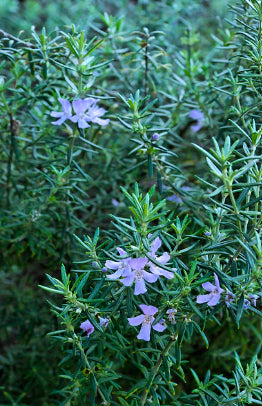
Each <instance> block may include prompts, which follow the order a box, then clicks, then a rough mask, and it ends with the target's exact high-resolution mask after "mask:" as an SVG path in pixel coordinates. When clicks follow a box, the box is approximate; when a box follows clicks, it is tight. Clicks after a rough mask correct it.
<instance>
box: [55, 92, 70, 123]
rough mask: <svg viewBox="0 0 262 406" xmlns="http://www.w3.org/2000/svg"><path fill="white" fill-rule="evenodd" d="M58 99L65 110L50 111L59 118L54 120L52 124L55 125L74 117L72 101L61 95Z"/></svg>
mask: <svg viewBox="0 0 262 406" xmlns="http://www.w3.org/2000/svg"><path fill="white" fill-rule="evenodd" d="M58 101H59V102H60V103H61V105H62V109H63V111H61V112H60V111H52V112H51V113H50V115H51V116H52V117H56V118H58V120H57V121H52V124H54V125H61V124H63V122H64V121H66V120H67V119H71V117H72V107H71V104H70V102H69V101H68V100H66V99H61V97H59V99H58Z"/></svg>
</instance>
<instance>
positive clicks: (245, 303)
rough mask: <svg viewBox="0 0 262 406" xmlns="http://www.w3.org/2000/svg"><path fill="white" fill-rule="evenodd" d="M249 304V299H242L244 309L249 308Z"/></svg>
mask: <svg viewBox="0 0 262 406" xmlns="http://www.w3.org/2000/svg"><path fill="white" fill-rule="evenodd" d="M249 306H250V301H249V300H248V299H244V306H243V307H244V309H245V310H246V309H248V308H249Z"/></svg>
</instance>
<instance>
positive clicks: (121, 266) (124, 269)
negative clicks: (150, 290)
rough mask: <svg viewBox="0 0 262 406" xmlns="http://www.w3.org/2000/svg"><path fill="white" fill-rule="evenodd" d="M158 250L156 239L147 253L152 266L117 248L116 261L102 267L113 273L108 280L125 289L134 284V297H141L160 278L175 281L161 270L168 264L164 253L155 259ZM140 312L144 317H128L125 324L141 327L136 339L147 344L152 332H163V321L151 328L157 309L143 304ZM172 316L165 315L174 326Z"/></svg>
mask: <svg viewBox="0 0 262 406" xmlns="http://www.w3.org/2000/svg"><path fill="white" fill-rule="evenodd" d="M149 237H150V235H149ZM160 247H161V240H160V238H159V237H157V238H155V239H154V240H153V241H152V243H151V245H150V251H149V252H148V256H149V257H150V258H151V259H152V260H153V261H154V262H152V261H150V260H149V259H148V258H147V257H139V258H131V257H129V256H128V254H127V252H126V251H124V250H123V249H122V248H119V247H117V251H118V254H119V261H111V260H107V261H106V263H105V266H106V267H107V268H109V269H111V270H113V271H115V272H114V273H113V274H111V275H108V276H107V279H108V280H119V281H120V282H121V283H123V284H124V285H125V286H131V285H132V284H133V283H135V291H134V294H135V295H140V294H143V293H145V292H146V291H147V288H146V282H148V283H154V282H156V281H157V280H158V278H159V277H160V276H164V277H165V278H167V279H172V278H173V277H174V273H173V272H170V271H166V270H165V269H163V268H162V267H161V265H165V264H166V263H167V262H168V261H169V259H170V255H169V254H168V253H167V252H164V253H163V254H162V255H161V256H157V255H156V252H157V250H158V249H159V248H160ZM158 264H159V265H158ZM145 268H146V269H147V270H146V269H145ZM140 308H141V309H142V311H143V314H141V315H140V316H136V317H130V318H129V319H128V321H129V324H130V325H131V326H138V325H140V324H142V327H141V330H140V332H139V334H138V336H137V338H138V339H139V340H145V341H149V340H150V332H151V328H153V329H154V330H156V331H158V332H162V331H164V330H165V328H166V324H165V320H164V319H162V320H160V322H159V323H156V324H153V322H154V320H155V318H154V315H155V314H156V313H157V312H158V308H157V307H154V306H148V305H144V304H141V305H140ZM175 312H176V310H175V309H170V310H168V311H167V313H168V318H169V320H170V321H171V323H172V324H174V323H175V318H174V315H175Z"/></svg>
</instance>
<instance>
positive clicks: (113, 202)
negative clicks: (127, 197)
mask: <svg viewBox="0 0 262 406" xmlns="http://www.w3.org/2000/svg"><path fill="white" fill-rule="evenodd" d="M111 203H112V205H113V206H114V207H117V206H119V204H120V203H119V201H118V200H116V199H112V201H111Z"/></svg>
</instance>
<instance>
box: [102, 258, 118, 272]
mask: <svg viewBox="0 0 262 406" xmlns="http://www.w3.org/2000/svg"><path fill="white" fill-rule="evenodd" d="M119 265H120V263H119V262H116V261H111V259H108V260H107V261H106V263H105V266H106V267H107V268H109V269H113V270H115V269H118V268H119Z"/></svg>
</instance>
